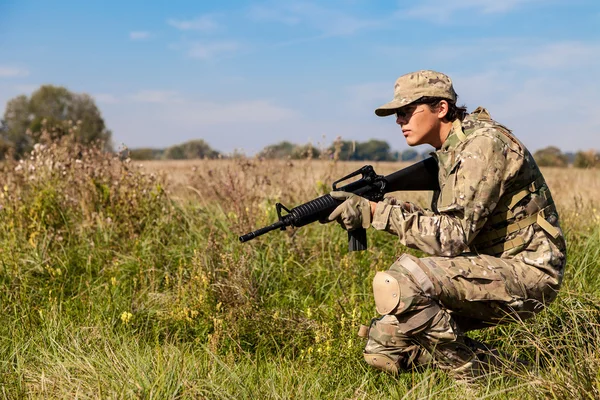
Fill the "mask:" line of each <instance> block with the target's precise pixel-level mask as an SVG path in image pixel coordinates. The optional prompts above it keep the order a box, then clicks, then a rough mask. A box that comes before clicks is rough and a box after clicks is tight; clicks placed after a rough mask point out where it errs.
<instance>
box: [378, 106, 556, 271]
mask: <svg viewBox="0 0 600 400" xmlns="http://www.w3.org/2000/svg"><path fill="white" fill-rule="evenodd" d="M432 155H433V156H434V157H435V158H436V159H437V161H438V165H439V177H438V178H439V183H440V190H439V191H436V192H435V193H434V196H433V201H432V205H431V210H427V209H426V210H424V209H421V208H420V207H418V206H416V205H414V204H411V203H403V204H402V205H397V204H396V203H397V202H396V201H394V199H392V198H390V199H386V200H384V201H382V202H380V203H379V204H378V205H377V208H376V210H375V214H374V217H373V222H372V226H373V227H374V228H375V229H378V230H386V231H389V232H391V233H394V234H396V235H398V236H399V238H400V242H401V243H402V244H404V245H405V246H408V247H411V248H416V249H420V250H422V251H424V252H426V253H428V254H431V255H435V256H447V257H454V256H458V255H461V254H463V253H470V254H473V253H475V254H488V255H494V256H497V257H502V258H512V259H515V260H518V261H522V262H523V263H526V264H530V265H532V266H535V267H537V268H540V269H542V270H544V271H546V272H547V273H549V274H551V275H552V276H554V277H556V278H561V277H562V270H563V268H564V264H565V259H566V245H565V241H564V237H563V234H562V231H561V230H560V226H559V222H558V214H557V212H556V208H555V206H554V203H553V201H552V197H551V195H550V191H549V189H548V186H547V185H546V182H545V181H544V178H543V176H542V174H541V172H540V170H539V168H538V166H537V165H536V163H535V161H534V159H533V157H532V156H531V154H530V153H529V151H528V150H527V149H526V148H525V146H524V145H523V144H522V143H521V142H520V141H518V140H517V139H516V138H515V137H514V136H513V135H512V133H511V132H510V131H509V130H508V129H507V128H506V127H504V126H503V125H500V124H498V123H497V122H495V121H493V120H492V119H491V117H490V115H489V113H488V112H487V111H486V110H485V109H482V108H478V109H477V110H475V112H473V113H472V114H470V115H468V116H467V117H466V118H465V119H464V121H463V122H462V124H461V123H460V121H458V120H457V121H455V122H454V124H453V128H452V130H451V131H450V133H449V135H448V137H447V139H446V141H445V142H444V144H443V145H442V147H441V148H440V149H439V150H437V151H436V152H435V153H433V154H432Z"/></svg>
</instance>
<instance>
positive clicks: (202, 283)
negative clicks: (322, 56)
mask: <svg viewBox="0 0 600 400" xmlns="http://www.w3.org/2000/svg"><path fill="white" fill-rule="evenodd" d="M66 140H67V139H65V141H66ZM358 166H360V164H356V163H341V162H334V161H318V160H302V161H295V162H293V163H290V162H285V161H283V162H278V161H268V162H267V161H261V160H254V159H250V160H248V159H239V160H221V161H201V162H200V161H199V162H189V163H172V164H171V163H161V164H157V163H150V164H147V165H144V167H142V168H140V167H138V166H137V165H132V163H131V162H128V161H126V160H125V161H123V160H120V159H118V158H116V157H114V156H110V155H106V154H103V153H101V152H98V151H96V150H93V149H83V148H78V147H77V146H76V145H75V144H73V143H69V142H65V143H59V142H56V143H53V144H49V145H47V146H46V147H38V148H37V149H36V151H34V153H33V155H32V157H31V158H30V159H28V160H25V161H24V162H22V163H13V162H6V163H5V164H3V166H2V169H3V170H2V173H3V176H4V177H5V184H4V185H3V187H2V188H1V190H2V191H1V192H0V205H1V206H2V209H1V211H0V397H2V398H9V399H13V398H144V399H150V398H156V399H164V398H210V399H239V398H272V399H280V398H281V399H289V398H311V399H312V398H326V399H329V398H331V399H346V398H348V399H371V398H373V399H381V398H404V399H421V398H456V399H463V398H482V399H483V398H494V399H496V398H497V399H514V398H522V399H537V398H557V399H563V398H590V399H592V398H598V397H599V396H600V375H599V373H598V371H600V356H598V352H597V349H598V348H599V347H600V301H599V299H600V286H599V283H600V282H599V280H600V277H599V274H598V273H597V271H598V268H599V265H598V263H599V260H600V258H599V257H598V255H599V253H600V229H599V228H598V223H597V222H598V218H599V216H598V214H597V211H596V209H595V204H596V203H595V200H594V199H595V198H597V194H598V191H596V190H597V189H598V187H599V185H600V179H599V178H598V176H597V174H596V173H595V171H574V170H552V169H548V170H544V173H545V176H546V177H547V179H548V181H549V184H550V187H551V189H553V196H554V198H555V199H556V201H557V204H558V207H559V209H560V210H561V216H562V224H563V228H564V229H565V231H566V232H567V239H568V267H567V275H566V277H565V283H564V286H563V289H562V290H561V293H560V295H559V297H558V299H557V300H556V301H555V302H554V303H553V304H552V305H551V306H550V307H549V308H548V309H547V310H546V311H544V312H543V313H541V314H539V315H538V316H537V317H536V318H535V319H533V320H531V321H526V322H525V323H522V324H514V325H508V326H503V327H496V328H493V329H490V330H487V331H481V332H478V333H476V337H477V338H478V339H482V340H486V341H488V342H490V343H492V344H494V345H496V346H498V347H499V348H500V349H501V350H502V351H503V352H504V353H507V354H509V355H510V354H517V355H519V356H520V357H523V358H526V359H528V360H530V361H531V362H532V363H533V367H532V368H531V370H529V371H519V370H516V369H514V368H513V367H512V366H510V367H509V368H507V370H506V371H504V373H497V374H493V375H490V376H487V377H484V378H483V379H480V380H479V381H478V382H476V383H475V384H473V385H464V384H460V383H457V382H455V381H454V380H452V379H451V378H449V377H448V376H446V375H445V374H444V373H443V372H440V371H437V370H431V369H428V370H425V371H422V372H414V373H407V374H402V375H399V376H391V375H388V374H385V373H380V372H378V371H374V370H372V369H370V368H368V367H367V366H366V364H365V363H364V362H363V361H362V355H361V351H362V347H363V346H364V342H363V341H362V339H360V338H358V337H357V336H356V331H357V329H358V326H359V325H360V324H361V323H362V324H365V323H368V321H369V320H370V319H371V318H373V317H375V316H376V312H375V309H374V304H373V299H372V293H371V280H372V277H373V276H374V274H375V272H376V271H380V270H385V269H386V268H387V267H388V266H389V265H390V264H391V263H392V261H393V260H394V258H395V257H396V256H397V255H399V254H400V253H401V252H403V251H407V249H403V248H402V247H401V246H400V245H398V243H397V241H396V239H395V238H394V237H393V236H392V235H389V234H385V233H381V232H375V231H370V232H369V243H370V248H369V250H368V251H366V252H361V253H352V254H348V252H347V250H346V246H347V243H346V237H345V232H343V231H341V230H340V229H339V228H338V227H336V226H334V225H333V224H330V225H319V224H313V225H311V226H307V227H303V228H301V229H299V230H296V231H291V230H287V231H285V232H280V231H277V232H272V233H270V234H268V236H264V237H261V238H259V239H255V240H254V241H252V242H250V243H246V244H241V243H239V242H238V240H237V237H238V236H239V235H240V234H242V233H246V232H247V231H249V230H251V229H255V228H257V227H260V226H263V225H266V224H269V223H271V222H273V221H274V220H275V219H276V215H275V210H274V203H275V202H276V201H282V202H284V203H285V204H286V205H296V204H299V203H301V202H304V201H306V200H308V199H311V198H313V197H315V196H317V195H320V194H322V193H325V192H326V191H328V187H330V184H331V182H332V181H333V180H334V179H335V178H336V177H339V176H343V175H344V174H346V173H348V172H350V171H351V170H353V169H355V168H357V167H358ZM400 166H401V165H400V164H391V163H390V164H385V163H381V164H377V165H375V167H376V170H377V171H378V172H379V173H390V172H392V171H394V170H396V169H398V168H399V167H400ZM400 196H401V197H402V198H407V199H410V200H413V201H416V202H421V203H425V202H426V201H427V196H426V194H424V193H410V194H400ZM411 252H412V251H411ZM414 254H418V253H416V252H414Z"/></svg>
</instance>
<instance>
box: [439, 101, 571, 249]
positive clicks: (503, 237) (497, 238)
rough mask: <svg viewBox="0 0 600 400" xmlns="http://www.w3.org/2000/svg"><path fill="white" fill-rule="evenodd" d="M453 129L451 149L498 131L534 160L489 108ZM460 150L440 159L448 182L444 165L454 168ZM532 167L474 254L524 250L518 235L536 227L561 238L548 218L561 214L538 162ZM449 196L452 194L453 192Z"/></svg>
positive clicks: (493, 215)
mask: <svg viewBox="0 0 600 400" xmlns="http://www.w3.org/2000/svg"><path fill="white" fill-rule="evenodd" d="M453 127H454V132H455V135H451V136H449V137H448V139H447V140H450V143H444V144H445V145H447V146H448V147H449V148H456V147H457V146H460V144H459V143H460V142H464V141H465V140H467V138H468V136H470V135H471V134H473V133H474V132H475V131H477V130H478V129H481V128H494V129H495V130H497V131H498V132H500V133H501V135H498V139H500V140H502V141H503V142H505V143H506V144H507V145H508V146H512V147H514V146H515V145H516V146H518V148H519V149H521V150H522V151H523V153H524V154H527V155H528V156H529V157H531V156H530V155H529V153H527V150H525V148H524V146H523V145H522V144H521V143H520V142H519V141H518V140H517V139H516V138H515V137H514V136H513V135H512V133H511V132H510V130H509V129H508V128H506V127H505V126H503V125H501V124H499V123H497V122H496V121H494V120H492V118H491V116H490V114H489V112H488V111H487V110H486V109H485V108H482V107H478V108H477V109H476V110H475V111H474V112H473V113H472V114H470V115H469V116H468V117H467V118H466V119H465V121H463V123H462V124H461V123H460V121H458V120H456V121H454V123H453ZM463 128H464V129H463ZM445 147H446V146H445ZM457 151H458V150H455V151H450V152H448V153H447V154H445V157H450V159H448V160H443V159H442V160H439V162H440V173H444V174H446V179H445V180H448V178H447V176H448V175H449V174H451V173H452V171H447V170H446V171H443V172H442V169H443V166H446V167H452V166H453V165H454V162H455V159H456V156H457V153H456V152H457ZM529 165H530V166H531V168H532V169H531V171H530V172H531V173H530V177H531V179H530V180H529V181H527V182H525V183H524V184H521V185H520V186H519V187H517V188H514V189H509V190H508V192H507V193H504V194H503V195H502V196H501V197H500V201H499V202H498V204H497V205H496V208H495V209H494V210H493V211H492V213H491V215H490V216H488V218H487V220H486V221H485V223H484V225H483V227H482V228H481V230H480V231H479V233H478V234H477V236H476V237H475V238H474V239H473V241H472V242H471V243H470V244H469V248H470V250H471V251H473V252H477V253H480V254H489V255H494V256H497V255H500V254H502V253H504V252H505V251H509V250H512V249H515V248H517V247H522V246H523V245H525V240H524V239H523V237H522V235H521V236H519V235H518V232H519V231H520V230H522V229H524V228H527V227H528V226H531V225H533V224H537V225H538V226H539V227H540V228H541V229H543V230H544V231H545V232H546V233H547V234H548V235H550V236H551V237H552V238H554V239H557V238H558V237H559V236H560V235H561V233H560V230H559V229H557V228H556V227H554V226H553V225H552V224H551V223H549V222H548V221H547V219H548V217H550V216H552V215H555V216H556V217H557V212H556V207H555V205H554V201H553V200H552V196H551V194H550V191H549V189H548V186H547V185H546V181H545V180H544V177H543V176H542V173H541V172H540V170H539V168H538V167H537V165H536V164H535V162H531V164H529ZM447 195H450V193H448V194H447ZM443 197H444V190H443V189H442V193H441V194H440V199H443Z"/></svg>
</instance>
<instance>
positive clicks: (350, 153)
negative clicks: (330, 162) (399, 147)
mask: <svg viewBox="0 0 600 400" xmlns="http://www.w3.org/2000/svg"><path fill="white" fill-rule="evenodd" d="M329 151H330V152H331V153H332V154H335V153H336V152H337V154H338V158H339V159H340V160H355V161H356V160H358V161H366V160H369V161H393V160H395V159H396V158H395V157H394V154H392V152H391V150H390V145H389V144H388V142H385V141H383V140H376V139H371V140H369V141H368V142H356V141H349V140H338V141H336V142H335V143H334V144H333V145H332V146H331V147H330V148H329Z"/></svg>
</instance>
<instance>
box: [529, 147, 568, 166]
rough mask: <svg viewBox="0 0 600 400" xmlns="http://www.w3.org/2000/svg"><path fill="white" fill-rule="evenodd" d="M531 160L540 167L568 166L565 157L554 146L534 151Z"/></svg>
mask: <svg viewBox="0 0 600 400" xmlns="http://www.w3.org/2000/svg"><path fill="white" fill-rule="evenodd" d="M533 158H534V159H535V161H536V163H537V164H538V165H539V166H540V167H566V166H567V165H568V159H567V156H566V155H564V154H563V153H562V151H561V150H560V149H559V148H558V147H554V146H549V147H546V148H544V149H541V150H538V151H536V152H535V153H534V154H533Z"/></svg>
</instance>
